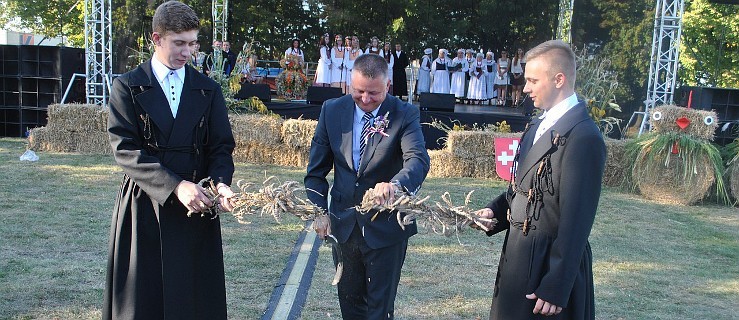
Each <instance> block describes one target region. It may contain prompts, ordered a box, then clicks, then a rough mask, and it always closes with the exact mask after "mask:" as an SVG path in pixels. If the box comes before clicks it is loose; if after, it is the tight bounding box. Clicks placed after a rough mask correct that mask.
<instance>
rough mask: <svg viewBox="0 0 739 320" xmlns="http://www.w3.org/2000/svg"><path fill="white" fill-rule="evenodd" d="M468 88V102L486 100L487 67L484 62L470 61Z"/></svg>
mask: <svg viewBox="0 0 739 320" xmlns="http://www.w3.org/2000/svg"><path fill="white" fill-rule="evenodd" d="M469 69H470V72H469V75H470V87H469V90H468V92H467V99H470V100H487V99H488V96H487V91H485V89H486V88H485V87H486V83H485V81H486V80H485V78H486V76H487V75H488V74H487V66H486V65H485V62H484V61H477V60H474V61H472V64H470V66H469Z"/></svg>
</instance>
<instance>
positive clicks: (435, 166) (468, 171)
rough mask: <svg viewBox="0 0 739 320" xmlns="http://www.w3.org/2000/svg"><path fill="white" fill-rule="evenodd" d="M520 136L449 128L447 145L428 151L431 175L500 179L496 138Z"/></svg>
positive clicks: (517, 134)
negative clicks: (451, 129) (497, 172)
mask: <svg viewBox="0 0 739 320" xmlns="http://www.w3.org/2000/svg"><path fill="white" fill-rule="evenodd" d="M506 137H519V138H520V137H521V134H520V133H499V132H493V131H454V130H453V131H449V133H448V136H447V142H446V147H445V148H444V149H442V150H432V151H429V157H430V158H431V170H430V171H429V177H470V178H483V179H498V175H497V174H496V173H495V138H506Z"/></svg>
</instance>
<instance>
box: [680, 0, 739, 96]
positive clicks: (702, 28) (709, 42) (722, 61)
mask: <svg viewBox="0 0 739 320" xmlns="http://www.w3.org/2000/svg"><path fill="white" fill-rule="evenodd" d="M738 13H739V6H736V5H733V6H732V5H726V4H713V3H709V2H708V1H706V0H692V1H689V5H688V6H687V8H686V10H685V15H684V16H683V33H682V39H681V43H680V66H681V67H680V69H679V77H680V80H681V83H682V84H685V85H692V86H696V85H698V86H701V85H705V86H711V87H723V88H739V19H737V14H738Z"/></svg>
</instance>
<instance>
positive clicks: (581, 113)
mask: <svg viewBox="0 0 739 320" xmlns="http://www.w3.org/2000/svg"><path fill="white" fill-rule="evenodd" d="M585 120H590V116H589V115H588V113H587V110H586V109H585V103H583V102H580V103H578V104H577V105H575V106H574V107H573V108H572V109H570V110H569V111H568V112H567V113H565V114H564V115H563V116H562V118H560V119H559V120H558V121H557V123H555V124H554V126H552V127H551V128H549V130H547V131H546V132H545V133H544V134H543V135H542V136H541V137H540V138H539V140H537V141H536V143H535V144H534V145H533V146H532V147H531V150H529V151H528V152H527V153H526V154H523V153H522V154H521V160H519V166H518V170H517V172H516V180H518V181H517V182H520V180H519V179H522V178H523V177H524V176H526V174H527V173H528V172H529V171H530V170H531V168H533V167H534V166H535V165H536V163H537V162H539V160H541V158H542V157H544V155H546V154H547V151H549V150H550V149H552V148H557V147H558V146H557V145H555V144H554V142H553V140H554V137H555V136H556V135H557V134H559V135H566V134H567V133H568V132H569V131H570V130H571V129H572V128H573V127H574V126H575V125H576V124H578V123H580V122H582V121H585ZM591 121H592V120H591ZM537 127H538V124H537ZM536 129H537V128H534V127H532V128H531V129H530V130H529V133H530V134H527V135H528V136H530V137H531V138H530V139H528V138H527V141H528V144H529V145H530V144H531V141H533V138H534V136H535V135H536Z"/></svg>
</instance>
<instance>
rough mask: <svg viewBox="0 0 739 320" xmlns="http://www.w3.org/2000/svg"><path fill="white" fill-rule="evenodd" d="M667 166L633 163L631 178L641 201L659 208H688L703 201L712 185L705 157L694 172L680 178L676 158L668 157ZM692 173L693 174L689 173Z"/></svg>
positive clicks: (644, 161)
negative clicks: (659, 206) (640, 195)
mask: <svg viewBox="0 0 739 320" xmlns="http://www.w3.org/2000/svg"><path fill="white" fill-rule="evenodd" d="M668 157H669V160H668V161H669V162H668V165H667V166H665V162H662V161H653V162H650V161H648V160H647V158H645V157H642V158H639V159H637V160H636V162H635V165H634V168H633V169H632V175H633V179H634V182H635V183H636V185H637V186H638V187H639V191H640V192H641V194H642V195H644V196H645V197H647V198H649V199H652V200H655V201H657V202H659V203H663V204H680V205H691V204H694V203H696V202H697V201H699V200H701V199H703V198H705V197H706V196H707V195H708V190H709V189H710V188H711V186H712V185H713V183H714V182H715V181H716V177H715V175H714V173H713V167H712V165H711V162H710V160H709V158H708V156H707V155H703V156H699V157H698V158H697V159H696V163H695V172H698V173H699V175H695V174H691V175H690V176H689V177H687V178H686V177H684V176H683V170H684V168H683V165H684V164H683V161H682V159H680V157H679V155H675V154H672V153H669V154H668ZM689 172H693V170H692V169H691V170H689Z"/></svg>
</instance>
